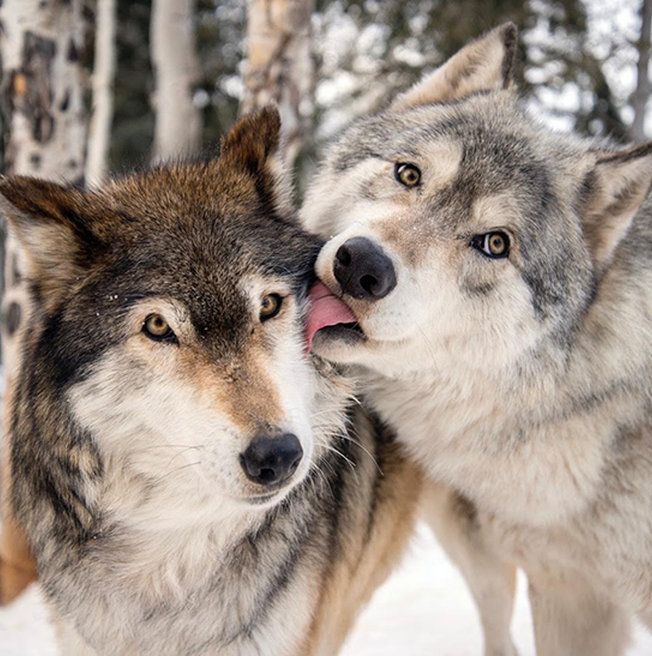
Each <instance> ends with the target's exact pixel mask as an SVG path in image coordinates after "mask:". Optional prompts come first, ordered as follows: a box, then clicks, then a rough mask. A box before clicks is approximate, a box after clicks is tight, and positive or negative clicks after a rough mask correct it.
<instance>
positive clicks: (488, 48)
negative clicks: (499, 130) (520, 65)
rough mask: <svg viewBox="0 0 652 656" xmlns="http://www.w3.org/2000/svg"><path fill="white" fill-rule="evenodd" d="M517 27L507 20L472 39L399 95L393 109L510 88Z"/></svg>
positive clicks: (403, 108) (402, 108)
mask: <svg viewBox="0 0 652 656" xmlns="http://www.w3.org/2000/svg"><path fill="white" fill-rule="evenodd" d="M517 45H518V29H517V27H516V25H514V23H504V24H503V25H501V26H500V27H497V28H495V29H493V30H491V32H488V33H487V34H485V35H484V36H482V37H480V38H479V39H477V40H476V41H472V42H471V43H469V44H468V45H467V46H465V47H464V48H462V50H460V51H459V52H458V53H456V54H455V55H453V56H452V57H451V58H450V59H449V60H448V61H446V62H444V63H443V64H442V65H441V66H440V67H439V68H438V69H437V70H436V71H434V72H433V73H431V74H430V75H427V76H426V77H425V78H424V79H423V80H421V81H420V82H417V84H415V85H414V86H413V87H412V88H411V89H408V91H406V92H405V93H403V94H402V95H400V96H398V98H396V100H394V102H393V103H392V105H391V107H390V109H392V110H394V111H402V110H406V109H411V108H413V107H419V106H421V105H429V104H431V103H442V102H450V101H452V100H460V99H462V98H466V97H467V96H471V95H473V94H474V93H478V92H480V91H493V90H498V89H507V88H508V87H509V86H510V84H511V83H512V80H513V77H514V63H515V60H516V50H517Z"/></svg>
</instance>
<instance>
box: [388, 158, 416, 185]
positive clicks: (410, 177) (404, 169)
mask: <svg viewBox="0 0 652 656" xmlns="http://www.w3.org/2000/svg"><path fill="white" fill-rule="evenodd" d="M394 177H395V178H396V179H397V180H398V181H399V182H400V183H401V184H402V185H403V186H404V187H408V188H411V187H416V186H417V185H418V184H419V183H420V182H421V171H420V170H419V167H418V166H416V165H415V164H410V163H408V162H399V163H398V164H397V165H396V166H395V167H394Z"/></svg>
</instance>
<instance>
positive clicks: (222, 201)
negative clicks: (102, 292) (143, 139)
mask: <svg viewBox="0 0 652 656" xmlns="http://www.w3.org/2000/svg"><path fill="white" fill-rule="evenodd" d="M89 198H90V204H91V208H90V210H91V211H90V213H91V214H92V203H93V197H92V196H90V197H89ZM97 200H98V201H99V202H100V203H101V204H102V205H103V206H104V207H106V208H107V212H106V214H107V227H108V230H107V237H108V240H107V241H108V243H109V245H110V249H111V251H112V252H113V254H114V256H116V258H118V259H121V258H123V257H124V256H125V255H127V256H128V255H129V254H131V255H136V256H138V258H139V260H138V263H140V264H141V265H143V266H140V267H138V268H142V269H148V268H150V267H151V268H153V269H155V270H156V271H157V272H159V273H160V271H161V269H168V271H167V277H169V278H175V277H184V276H185V277H190V278H192V279H196V282H199V280H200V279H202V278H203V279H207V281H208V282H214V281H215V280H222V279H224V278H227V279H229V280H233V279H239V278H241V277H242V275H244V274H245V273H247V272H249V273H260V274H261V275H269V276H283V277H293V276H295V275H298V274H303V273H305V272H306V271H307V270H308V269H309V268H310V267H311V265H312V262H313V259H314V257H315V255H316V252H317V249H318V247H319V242H318V240H317V239H316V238H315V237H312V236H310V235H308V234H307V233H305V232H304V231H302V230H301V229H300V228H299V227H298V226H297V225H296V224H295V223H294V221H293V217H288V216H286V215H281V214H279V212H278V211H277V210H276V207H275V199H274V197H273V189H270V190H268V189H265V188H263V187H261V186H258V185H256V184H255V181H252V179H251V178H249V177H248V176H246V175H243V174H241V172H239V171H235V172H231V171H229V170H228V168H226V167H222V166H220V163H219V161H217V162H215V161H213V162H207V163H197V164H178V165H174V166H166V167H160V168H157V169H153V170H151V171H148V172H146V173H143V174H141V175H136V176H131V177H128V178H125V179H123V180H120V181H118V182H115V183H113V184H112V185H111V186H109V187H107V188H106V189H104V190H103V191H101V192H99V193H98V195H97ZM90 219H91V222H92V221H93V217H92V216H91V217H90ZM123 246H128V247H129V250H128V251H127V252H125V251H124V250H123V248H122V247H123ZM148 256H149V259H147V258H148ZM172 264H174V268H170V266H171V265H172Z"/></svg>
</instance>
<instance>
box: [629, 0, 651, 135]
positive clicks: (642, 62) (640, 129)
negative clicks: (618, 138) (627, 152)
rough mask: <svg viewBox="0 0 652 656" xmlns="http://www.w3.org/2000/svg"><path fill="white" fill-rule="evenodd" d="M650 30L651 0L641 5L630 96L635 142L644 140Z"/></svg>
mask: <svg viewBox="0 0 652 656" xmlns="http://www.w3.org/2000/svg"><path fill="white" fill-rule="evenodd" d="M651 30H652V0H643V3H642V5H641V35H640V37H639V40H638V65H637V76H636V78H637V79H636V89H635V90H634V93H633V94H632V108H633V109H634V120H633V122H632V127H631V128H630V133H631V136H632V139H633V140H634V141H637V142H643V141H645V140H646V135H645V113H646V110H647V104H648V100H649V98H650V92H652V85H651V84H650V72H649V66H650V32H651Z"/></svg>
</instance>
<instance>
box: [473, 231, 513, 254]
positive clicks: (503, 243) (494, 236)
mask: <svg viewBox="0 0 652 656" xmlns="http://www.w3.org/2000/svg"><path fill="white" fill-rule="evenodd" d="M471 246H473V248H476V249H477V250H479V251H480V252H481V253H483V254H484V255H486V256H487V257H491V258H493V259H499V258H501V257H507V256H508V255H509V246H510V240H509V235H508V234H507V233H506V232H503V231H502V230H492V231H491V232H485V233H483V234H481V235H475V236H474V237H473V238H472V239H471Z"/></svg>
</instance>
